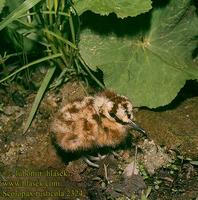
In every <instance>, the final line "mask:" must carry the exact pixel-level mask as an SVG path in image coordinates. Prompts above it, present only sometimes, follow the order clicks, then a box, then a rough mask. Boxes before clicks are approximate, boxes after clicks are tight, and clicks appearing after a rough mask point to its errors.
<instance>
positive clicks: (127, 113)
mask: <svg viewBox="0 0 198 200" xmlns="http://www.w3.org/2000/svg"><path fill="white" fill-rule="evenodd" d="M125 114H126V115H127V117H128V118H129V119H130V118H131V113H129V112H128V110H125Z"/></svg>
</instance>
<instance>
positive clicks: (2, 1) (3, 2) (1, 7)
mask: <svg viewBox="0 0 198 200" xmlns="http://www.w3.org/2000/svg"><path fill="white" fill-rule="evenodd" d="M4 5H5V0H0V13H1V11H2V9H3V7H4Z"/></svg>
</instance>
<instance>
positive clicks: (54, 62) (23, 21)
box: [0, 0, 81, 132]
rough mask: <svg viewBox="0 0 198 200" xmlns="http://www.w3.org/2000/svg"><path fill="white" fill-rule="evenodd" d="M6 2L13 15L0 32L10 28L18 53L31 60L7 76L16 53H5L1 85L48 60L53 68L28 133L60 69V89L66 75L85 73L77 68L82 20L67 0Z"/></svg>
mask: <svg viewBox="0 0 198 200" xmlns="http://www.w3.org/2000/svg"><path fill="white" fill-rule="evenodd" d="M6 3H7V5H6V6H7V7H8V8H9V10H10V13H7V16H6V17H5V19H4V20H2V21H1V22H0V30H2V29H4V28H5V27H6V30H5V33H7V37H9V40H10V41H9V42H10V43H12V44H13V46H14V47H15V49H16V51H17V52H16V54H17V55H21V56H24V55H26V60H30V61H29V62H27V63H26V61H24V63H26V64H25V65H23V66H18V67H17V68H16V69H15V70H14V72H11V73H9V74H7V73H6V69H7V67H6V63H5V62H9V58H10V57H13V56H16V54H8V53H7V52H4V54H3V56H2V55H1V57H0V58H1V60H0V62H1V64H2V66H3V73H2V75H3V76H2V77H1V80H0V83H2V82H4V81H7V80H8V79H10V78H11V77H14V76H16V75H18V74H19V73H21V72H22V71H23V70H25V69H28V68H30V67H32V66H34V67H36V64H40V63H41V62H46V61H48V62H49V64H48V65H49V66H53V67H49V69H48V71H47V73H46V76H45V78H44V80H43V82H42V84H41V86H40V88H39V90H38V93H37V96H36V98H35V101H34V103H33V106H32V110H31V113H30V115H29V118H28V120H27V123H26V126H25V130H24V132H25V131H27V129H28V127H29V125H30V124H31V122H32V120H33V117H34V115H35V113H36V111H37V108H38V106H39V104H40V101H41V100H42V97H43V95H44V93H45V91H46V89H47V87H48V84H49V82H50V80H51V78H52V76H53V74H54V72H55V71H56V68H59V71H61V72H60V76H59V77H57V80H58V82H56V83H55V84H54V85H56V86H57V85H58V84H61V83H62V82H63V81H65V80H66V79H65V76H66V75H67V76H70V74H74V73H76V74H77V73H81V71H80V70H81V69H79V70H78V72H77V71H76V68H75V63H78V62H77V61H76V58H77V56H78V52H77V46H76V41H77V31H78V26H79V25H78V18H77V14H76V13H75V11H74V9H72V6H71V4H69V3H68V1H66V0H65V1H64V0H63V1H61V2H60V1H58V0H46V1H44V0H25V1H23V0H17V1H15V4H14V5H11V1H10V0H8V1H7V2H6ZM8 51H9V49H8ZM32 55H34V56H35V57H36V60H33V61H31V60H32ZM67 80H68V79H67Z"/></svg>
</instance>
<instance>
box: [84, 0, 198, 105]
mask: <svg viewBox="0 0 198 200" xmlns="http://www.w3.org/2000/svg"><path fill="white" fill-rule="evenodd" d="M139 19H144V20H142V21H141V20H139V21H138V18H136V19H134V22H133V23H131V25H130V24H129V25H130V26H129V25H128V26H127V28H128V30H127V31H126V30H123V31H122V32H121V34H117V32H118V31H120V30H117V29H119V28H118V27H116V28H117V29H116V31H117V32H116V31H114V32H112V31H108V32H104V33H101V32H99V31H97V30H98V29H94V28H92V29H90V28H87V29H85V30H83V31H82V33H81V40H80V53H81V55H82V57H83V59H84V60H85V62H86V63H87V64H88V65H89V66H90V67H91V68H92V69H96V68H97V67H98V68H100V69H101V70H102V71H103V72H104V82H105V85H106V86H107V87H110V88H113V89H114V90H116V91H117V92H119V93H121V94H124V95H126V96H129V97H130V98H131V99H132V100H133V102H134V103H135V105H136V106H147V107H150V108H156V107H158V106H163V105H166V104H168V103H170V102H171V101H172V100H173V99H174V98H175V96H176V95H177V93H178V92H179V90H180V89H181V88H182V87H183V86H184V84H185V81H186V80H189V79H198V67H197V66H195V63H193V58H192V53H193V50H194V49H195V48H196V47H197V40H196V38H195V37H196V35H197V34H198V31H197V28H195V27H198V18H197V15H196V12H195V7H194V6H193V5H192V4H191V2H190V1H188V0H184V1H183V0H172V1H170V3H169V4H167V5H166V6H162V7H156V8H154V9H153V10H152V11H151V12H150V13H148V14H147V15H145V18H139ZM146 19H147V20H146ZM148 19H149V22H148ZM106 20H108V18H107V19H106ZM137 22H139V23H140V28H139V29H136V27H138V25H139V24H138V23H137ZM146 22H148V24H149V25H148V28H147V29H146V26H147V24H146ZM117 23H119V22H118V21H117ZM123 23H125V22H124V21H123ZM100 25H101V24H100ZM100 25H98V26H100ZM101 26H103V24H102V25H101ZM111 26H112V29H113V25H111ZM94 27H96V25H95V26H94ZM110 30H111V29H110ZM128 32H129V34H128ZM119 33H120V32H119Z"/></svg>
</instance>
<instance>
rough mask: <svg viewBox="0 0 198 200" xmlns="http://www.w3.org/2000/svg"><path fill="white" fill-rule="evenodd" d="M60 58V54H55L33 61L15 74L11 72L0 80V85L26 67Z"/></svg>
mask: <svg viewBox="0 0 198 200" xmlns="http://www.w3.org/2000/svg"><path fill="white" fill-rule="evenodd" d="M61 56H62V54H61V53H57V54H54V55H51V56H46V57H44V58H41V59H38V60H36V61H33V62H31V63H29V64H27V65H24V66H23V67H21V68H20V69H18V70H16V71H15V72H13V73H12V74H10V75H9V76H6V77H5V78H3V79H1V80H0V83H2V82H4V81H5V80H7V79H9V78H11V77H12V76H14V75H15V74H17V73H19V72H21V71H22V70H24V69H26V68H28V67H30V66H32V65H36V64H39V63H41V62H44V61H46V60H51V59H54V58H57V57H61Z"/></svg>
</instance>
